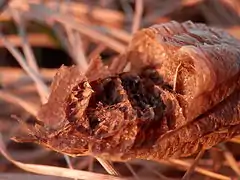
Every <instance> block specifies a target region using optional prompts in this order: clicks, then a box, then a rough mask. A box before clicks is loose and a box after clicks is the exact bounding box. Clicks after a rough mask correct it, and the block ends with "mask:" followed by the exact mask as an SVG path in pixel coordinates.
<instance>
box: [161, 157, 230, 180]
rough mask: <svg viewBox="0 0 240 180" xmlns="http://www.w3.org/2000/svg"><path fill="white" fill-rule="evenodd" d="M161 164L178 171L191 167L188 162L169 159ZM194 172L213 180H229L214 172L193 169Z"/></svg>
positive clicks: (197, 168) (198, 168)
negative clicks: (175, 168)
mask: <svg viewBox="0 0 240 180" xmlns="http://www.w3.org/2000/svg"><path fill="white" fill-rule="evenodd" d="M161 163H164V164H168V165H171V166H173V165H174V166H175V167H178V168H180V169H188V168H190V167H191V164H189V163H188V162H185V161H182V160H179V159H169V160H168V162H161ZM195 171H196V172H198V173H201V174H204V175H206V176H209V177H212V178H215V179H219V180H231V178H230V177H227V176H224V175H222V174H218V173H215V172H211V171H209V170H206V169H204V168H200V167H195Z"/></svg>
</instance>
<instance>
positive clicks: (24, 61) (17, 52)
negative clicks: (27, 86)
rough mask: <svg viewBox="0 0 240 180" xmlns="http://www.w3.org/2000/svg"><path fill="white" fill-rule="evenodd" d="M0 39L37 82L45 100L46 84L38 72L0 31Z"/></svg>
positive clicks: (46, 95)
mask: <svg viewBox="0 0 240 180" xmlns="http://www.w3.org/2000/svg"><path fill="white" fill-rule="evenodd" d="M0 40H1V41H2V43H3V44H4V45H5V47H6V48H7V49H8V51H9V52H11V54H12V55H13V56H14V57H15V59H16V60H17V62H18V63H19V64H20V65H21V67H22V68H23V69H24V70H25V71H26V72H27V74H28V75H29V76H30V77H31V78H32V79H33V81H34V82H35V83H36V84H38V86H39V88H41V91H40V92H41V93H42V95H41V97H43V98H44V99H42V100H43V101H44V102H46V100H47V97H48V94H49V93H48V88H47V86H46V85H45V84H44V83H43V81H42V80H41V78H40V77H39V76H38V74H37V73H36V72H35V71H33V70H32V69H31V68H30V67H29V66H28V65H27V64H26V60H25V59H24V57H23V56H22V55H21V53H20V52H19V51H18V50H17V49H16V48H15V47H14V46H13V45H12V44H11V43H10V42H9V41H8V40H7V39H6V38H5V37H4V36H3V34H2V33H0Z"/></svg>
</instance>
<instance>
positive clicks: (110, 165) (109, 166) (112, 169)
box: [96, 157, 120, 176]
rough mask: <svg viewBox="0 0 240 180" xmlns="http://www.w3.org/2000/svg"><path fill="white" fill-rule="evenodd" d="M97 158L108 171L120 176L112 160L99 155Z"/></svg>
mask: <svg viewBox="0 0 240 180" xmlns="http://www.w3.org/2000/svg"><path fill="white" fill-rule="evenodd" d="M96 159H97V160H98V162H99V163H100V164H101V165H102V166H103V167H104V169H105V170H106V171H107V172H108V174H111V175H114V176H120V173H119V172H118V171H116V170H115V169H114V168H113V165H112V164H111V162H110V161H107V160H104V159H102V158H98V157H96Z"/></svg>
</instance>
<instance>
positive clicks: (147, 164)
mask: <svg viewBox="0 0 240 180" xmlns="http://www.w3.org/2000/svg"><path fill="white" fill-rule="evenodd" d="M0 11H1V12H0V109H1V110H0V132H1V136H0V137H1V141H0V152H1V153H2V155H3V156H1V155H0V172H1V173H0V179H44V180H45V179H46V180H47V179H49V180H50V179H66V178H75V179H84V180H87V179H91V180H95V179H96V180H97V179H112V180H115V179H118V180H123V179H136V180H139V179H149V180H155V179H156V180H157V179H159V180H161V179H163V180H170V179H171V180H172V179H189V176H188V175H189V174H192V176H191V177H190V179H206V180H210V179H221V180H230V179H239V178H240V161H239V160H240V153H239V152H240V151H239V149H240V146H239V143H240V139H239V138H234V139H232V140H229V142H227V143H224V144H220V145H218V146H216V147H214V148H212V149H211V150H208V151H207V152H204V153H202V154H201V155H202V157H200V155H199V156H197V157H189V158H186V159H181V160H178V159H170V160H168V161H160V162H151V161H143V160H134V161H131V162H128V163H112V164H111V163H110V162H106V161H103V160H101V159H98V160H95V159H94V158H93V157H78V158H69V157H67V156H63V155H61V154H58V153H55V152H52V151H49V150H47V149H43V148H41V147H39V146H37V145H34V144H17V143H14V142H13V141H11V140H10V137H11V136H13V135H14V134H16V133H20V132H21V131H22V130H23V129H20V127H19V124H18V122H16V120H14V119H13V118H12V117H11V115H17V116H19V117H20V118H21V119H23V120H24V121H26V122H28V123H31V121H32V120H33V117H34V115H35V114H36V111H37V109H38V108H39V106H40V105H41V103H43V102H45V101H46V99H47V97H48V93H49V90H48V86H49V84H50V82H51V80H52V77H53V76H54V74H55V72H56V69H57V68H58V67H59V66H60V65H61V64H65V65H71V64H77V65H78V66H79V68H81V70H82V71H83V72H85V71H86V70H87V68H88V64H89V63H90V62H91V59H92V58H94V57H95V56H96V55H98V54H100V55H101V56H102V57H103V60H104V63H106V64H111V67H112V68H119V69H123V68H125V69H127V67H125V66H126V62H124V61H122V58H121V53H123V52H124V50H125V48H126V47H127V45H128V42H129V41H130V40H131V36H132V34H133V33H134V32H136V31H137V30H138V29H139V28H143V27H148V26H150V25H152V24H155V23H161V22H166V21H169V20H176V21H179V22H181V21H186V20H192V21H193V22H203V23H206V24H208V25H210V26H216V27H221V28H224V29H226V31H229V32H230V33H231V34H232V35H234V36H235V37H236V38H240V0H135V1H134V0H96V1H94V0H78V1H77V0H76V1H74V0H72V1H71V0H58V1H57V0H0ZM40 164H41V165H43V166H40ZM103 167H104V168H103ZM193 167H195V168H193ZM186 170H187V173H186V174H185V172H186ZM31 172H35V173H38V174H42V175H35V174H32V173H31ZM107 172H108V173H109V174H113V175H116V174H120V175H119V176H112V175H111V176H110V175H107ZM184 174H185V175H184ZM43 175H45V176H43ZM60 177H61V178H60Z"/></svg>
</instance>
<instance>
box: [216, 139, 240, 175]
mask: <svg viewBox="0 0 240 180" xmlns="http://www.w3.org/2000/svg"><path fill="white" fill-rule="evenodd" d="M219 147H221V148H222V149H223V151H224V152H223V154H224V156H225V158H226V160H227V161H228V163H229V165H230V167H231V168H232V169H233V170H234V171H235V173H236V174H237V175H238V177H240V169H239V166H238V163H237V161H236V160H235V158H234V157H233V155H232V153H231V152H230V151H229V150H228V148H227V147H226V146H225V145H224V144H222V143H221V144H219Z"/></svg>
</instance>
